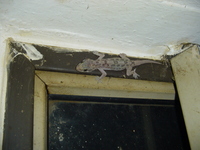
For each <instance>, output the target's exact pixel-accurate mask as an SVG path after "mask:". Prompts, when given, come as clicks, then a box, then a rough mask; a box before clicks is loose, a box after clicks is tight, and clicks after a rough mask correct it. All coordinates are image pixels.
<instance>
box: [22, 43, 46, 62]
mask: <svg viewBox="0 0 200 150" xmlns="http://www.w3.org/2000/svg"><path fill="white" fill-rule="evenodd" d="M19 44H20V45H21V46H22V47H23V48H24V50H25V51H26V55H27V57H28V58H29V59H30V60H40V59H42V58H43V55H42V54H41V53H40V52H39V51H38V50H37V49H36V48H35V47H34V46H33V45H31V44H24V43H19Z"/></svg>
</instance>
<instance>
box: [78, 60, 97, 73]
mask: <svg viewBox="0 0 200 150" xmlns="http://www.w3.org/2000/svg"><path fill="white" fill-rule="evenodd" d="M91 61H92V60H91V59H84V60H83V63H79V64H78V65H77V66H76V70H77V71H79V72H91V71H93V70H94V69H93V67H91Z"/></svg>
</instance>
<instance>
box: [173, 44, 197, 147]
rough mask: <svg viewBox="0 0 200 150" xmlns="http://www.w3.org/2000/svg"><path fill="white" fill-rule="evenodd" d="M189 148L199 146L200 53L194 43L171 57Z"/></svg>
mask: <svg viewBox="0 0 200 150" xmlns="http://www.w3.org/2000/svg"><path fill="white" fill-rule="evenodd" d="M171 64H172V68H173V73H174V76H175V82H176V86H177V89H178V94H179V97H180V103H181V107H182V111H183V116H184V120H185V124H186V129H187V133H188V137H189V142H190V146H191V149H193V150H199V147H200V142H199V139H200V97H199V89H200V55H199V48H198V47H197V46H196V45H194V46H193V47H191V48H189V49H188V50H187V51H184V52H183V53H181V54H179V55H177V56H176V57H174V58H172V59H171Z"/></svg>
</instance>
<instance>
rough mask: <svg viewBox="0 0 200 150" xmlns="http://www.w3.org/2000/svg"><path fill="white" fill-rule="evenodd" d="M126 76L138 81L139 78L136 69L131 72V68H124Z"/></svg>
mask: <svg viewBox="0 0 200 150" xmlns="http://www.w3.org/2000/svg"><path fill="white" fill-rule="evenodd" d="M126 75H127V76H130V75H133V77H134V78H135V79H138V77H139V76H140V75H139V74H137V73H136V68H135V69H134V70H132V67H128V68H126Z"/></svg>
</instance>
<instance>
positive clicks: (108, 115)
mask: <svg viewBox="0 0 200 150" xmlns="http://www.w3.org/2000/svg"><path fill="white" fill-rule="evenodd" d="M48 119H49V125H48V126H49V128H48V133H49V134H48V141H49V142H48V143H49V145H48V147H49V150H62V149H63V150H83V149H85V150H133V149H137V150H140V149H141V150H145V149H152V150H156V149H162V150H165V149H166V150H168V149H176V150H178V149H184V147H185V146H184V143H183V142H184V141H183V139H182V138H183V136H182V134H181V133H182V132H183V131H181V128H180V121H179V120H178V116H177V111H176V107H175V103H174V101H169V100H160V101H159V100H141V99H124V98H109V97H104V98H102V97H85V96H67V95H65V96H63V95H62V96H56V95H50V98H49V116H48Z"/></svg>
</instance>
